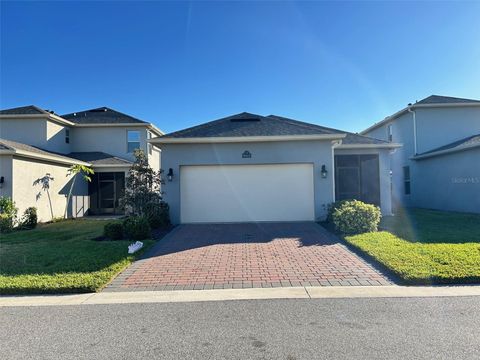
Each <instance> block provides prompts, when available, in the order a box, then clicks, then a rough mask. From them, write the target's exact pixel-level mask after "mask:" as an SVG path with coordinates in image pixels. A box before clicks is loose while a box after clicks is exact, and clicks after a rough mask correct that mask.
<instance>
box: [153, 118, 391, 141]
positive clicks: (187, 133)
mask: <svg viewBox="0 0 480 360" xmlns="http://www.w3.org/2000/svg"><path fill="white" fill-rule="evenodd" d="M328 134H347V136H346V138H345V139H343V143H344V144H385V143H386V142H385V141H382V140H377V139H374V138H370V137H366V136H362V135H358V134H353V133H349V132H346V131H341V130H337V129H332V128H327V127H324V126H319V125H315V124H310V123H306V122H302V121H298V120H293V119H289V118H285V117H281V116H276V115H269V116H261V115H256V114H251V113H247V112H243V113H240V114H236V115H232V116H228V117H225V118H221V119H218V120H214V121H211V122H207V123H204V124H201V125H197V126H193V127H190V128H187V129H184V130H180V131H175V132H172V133H169V134H166V135H164V136H162V137H166V138H198V137H200V138H201V137H245V136H282V135H328Z"/></svg>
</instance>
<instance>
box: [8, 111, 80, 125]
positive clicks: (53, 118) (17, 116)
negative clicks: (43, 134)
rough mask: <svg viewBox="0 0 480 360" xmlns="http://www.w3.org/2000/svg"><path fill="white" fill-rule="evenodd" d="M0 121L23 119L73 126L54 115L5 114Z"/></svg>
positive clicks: (71, 123)
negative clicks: (49, 121) (45, 120)
mask: <svg viewBox="0 0 480 360" xmlns="http://www.w3.org/2000/svg"><path fill="white" fill-rule="evenodd" d="M0 119H13V120H15V119H18V120H25V119H47V120H51V121H53V122H56V123H60V124H62V125H68V126H75V123H73V122H71V121H68V120H65V119H64V118H61V117H60V116H57V115H54V114H24V115H20V114H6V115H0Z"/></svg>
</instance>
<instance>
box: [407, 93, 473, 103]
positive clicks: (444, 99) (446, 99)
mask: <svg viewBox="0 0 480 360" xmlns="http://www.w3.org/2000/svg"><path fill="white" fill-rule="evenodd" d="M461 103H465V104H469V103H473V104H475V103H480V100H473V99H462V98H456V97H451V96H440V95H430V96H429V97H426V98H425V99H422V100H420V101H418V102H416V103H415V104H461Z"/></svg>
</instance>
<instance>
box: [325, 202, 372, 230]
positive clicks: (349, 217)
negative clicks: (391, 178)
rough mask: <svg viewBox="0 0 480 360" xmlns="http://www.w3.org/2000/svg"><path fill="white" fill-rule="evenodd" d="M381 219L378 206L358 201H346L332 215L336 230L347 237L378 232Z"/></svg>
mask: <svg viewBox="0 0 480 360" xmlns="http://www.w3.org/2000/svg"><path fill="white" fill-rule="evenodd" d="M380 218H381V213H380V208H379V207H378V206H375V205H371V204H365V203H364V202H361V201H358V200H351V201H345V202H344V203H343V204H341V205H339V206H338V207H337V208H336V209H335V210H334V211H333V213H332V219H333V223H334V224H335V228H336V230H337V231H340V232H341V233H343V234H346V235H354V234H362V233H366V232H371V231H377V229H378V224H379V223H380Z"/></svg>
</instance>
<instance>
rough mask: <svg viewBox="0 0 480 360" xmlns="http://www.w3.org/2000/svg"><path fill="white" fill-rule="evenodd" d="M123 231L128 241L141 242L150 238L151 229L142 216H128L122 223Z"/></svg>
mask: <svg viewBox="0 0 480 360" xmlns="http://www.w3.org/2000/svg"><path fill="white" fill-rule="evenodd" d="M123 231H124V233H125V236H126V237H127V238H128V239H130V240H143V239H148V238H150V237H151V228H150V224H149V223H148V220H147V219H146V218H145V217H144V216H130V217H128V218H126V219H125V220H124V221H123Z"/></svg>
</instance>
